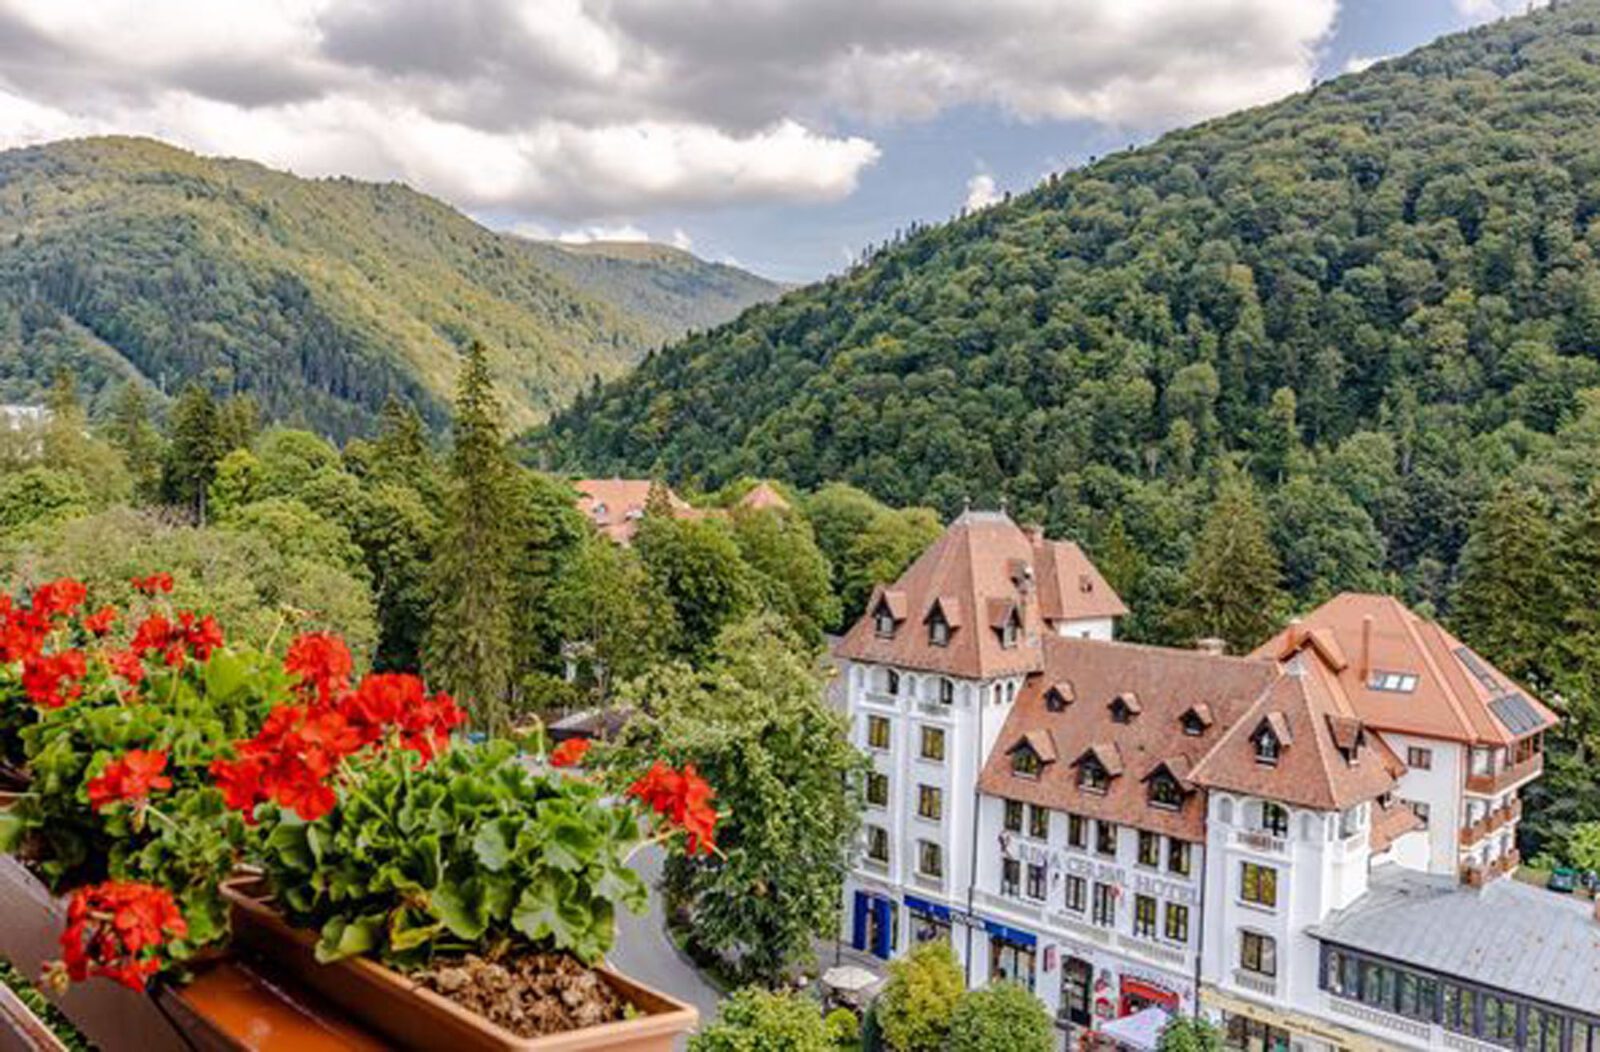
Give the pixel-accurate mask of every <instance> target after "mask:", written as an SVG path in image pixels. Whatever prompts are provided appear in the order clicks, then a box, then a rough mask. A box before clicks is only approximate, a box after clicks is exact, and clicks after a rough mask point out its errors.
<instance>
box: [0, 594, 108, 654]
mask: <svg viewBox="0 0 1600 1052" xmlns="http://www.w3.org/2000/svg"><path fill="white" fill-rule="evenodd" d="M88 594H89V590H88V589H87V588H85V587H84V586H83V584H82V583H81V582H78V581H74V580H73V579H72V578H70V577H63V578H60V579H59V580H55V581H49V582H47V583H45V584H42V585H40V586H39V587H38V588H35V589H34V591H33V596H32V597H31V598H30V599H29V600H28V605H27V606H26V607H20V606H17V605H16V604H14V603H13V602H12V601H11V597H10V596H9V595H0V664H6V665H9V664H11V663H13V662H16V661H26V660H28V659H29V658H35V657H38V656H39V655H40V654H41V653H43V652H44V643H45V637H47V636H48V635H49V634H50V632H51V630H52V629H54V628H55V621H56V619H57V618H62V617H70V616H71V615H72V614H73V612H74V611H76V610H77V609H78V607H79V606H82V605H83V601H84V599H85V598H86V597H87V596H88Z"/></svg>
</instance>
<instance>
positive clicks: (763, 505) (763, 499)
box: [739, 482, 790, 511]
mask: <svg viewBox="0 0 1600 1052" xmlns="http://www.w3.org/2000/svg"><path fill="white" fill-rule="evenodd" d="M739 507H741V508H750V509H752V510H756V511H759V510H762V509H769V510H772V511H788V510H789V508H790V504H789V502H788V501H787V500H785V499H784V498H783V494H781V493H779V492H778V491H777V490H776V489H774V488H773V487H772V484H771V483H768V482H758V483H757V484H756V486H755V488H754V489H752V490H751V491H750V492H749V493H746V494H745V495H744V496H742V497H740V498H739Z"/></svg>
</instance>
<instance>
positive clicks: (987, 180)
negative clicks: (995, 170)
mask: <svg viewBox="0 0 1600 1052" xmlns="http://www.w3.org/2000/svg"><path fill="white" fill-rule="evenodd" d="M999 200H1000V191H999V190H997V189H996V188H995V185H994V176H992V175H990V174H988V173H987V172H979V173H978V174H977V175H975V176H973V177H972V178H971V179H968V180H967V205H966V207H967V211H969V212H976V211H978V210H979V209H981V208H988V207H989V206H990V205H992V204H996V203H998V202H999Z"/></svg>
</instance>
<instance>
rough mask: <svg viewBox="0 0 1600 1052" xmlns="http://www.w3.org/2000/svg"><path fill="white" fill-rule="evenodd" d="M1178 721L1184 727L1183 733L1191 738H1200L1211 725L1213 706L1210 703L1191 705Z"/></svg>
mask: <svg viewBox="0 0 1600 1052" xmlns="http://www.w3.org/2000/svg"><path fill="white" fill-rule="evenodd" d="M1178 723H1179V725H1181V726H1182V727H1183V733H1184V734H1186V735H1188V736H1189V737H1191V738H1198V737H1200V736H1201V735H1202V734H1204V733H1205V732H1206V730H1207V728H1209V727H1210V726H1211V707H1210V706H1209V705H1191V706H1189V708H1188V709H1187V710H1186V711H1185V712H1184V714H1183V715H1182V716H1179V717H1178Z"/></svg>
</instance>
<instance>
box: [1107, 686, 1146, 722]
mask: <svg viewBox="0 0 1600 1052" xmlns="http://www.w3.org/2000/svg"><path fill="white" fill-rule="evenodd" d="M1140 711H1141V706H1140V705H1139V698H1138V696H1137V695H1135V694H1133V693H1132V692H1129V693H1126V694H1118V695H1117V696H1116V697H1114V698H1112V699H1111V722H1112V723H1132V722H1133V718H1134V717H1135V716H1137V715H1139V713H1140Z"/></svg>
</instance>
